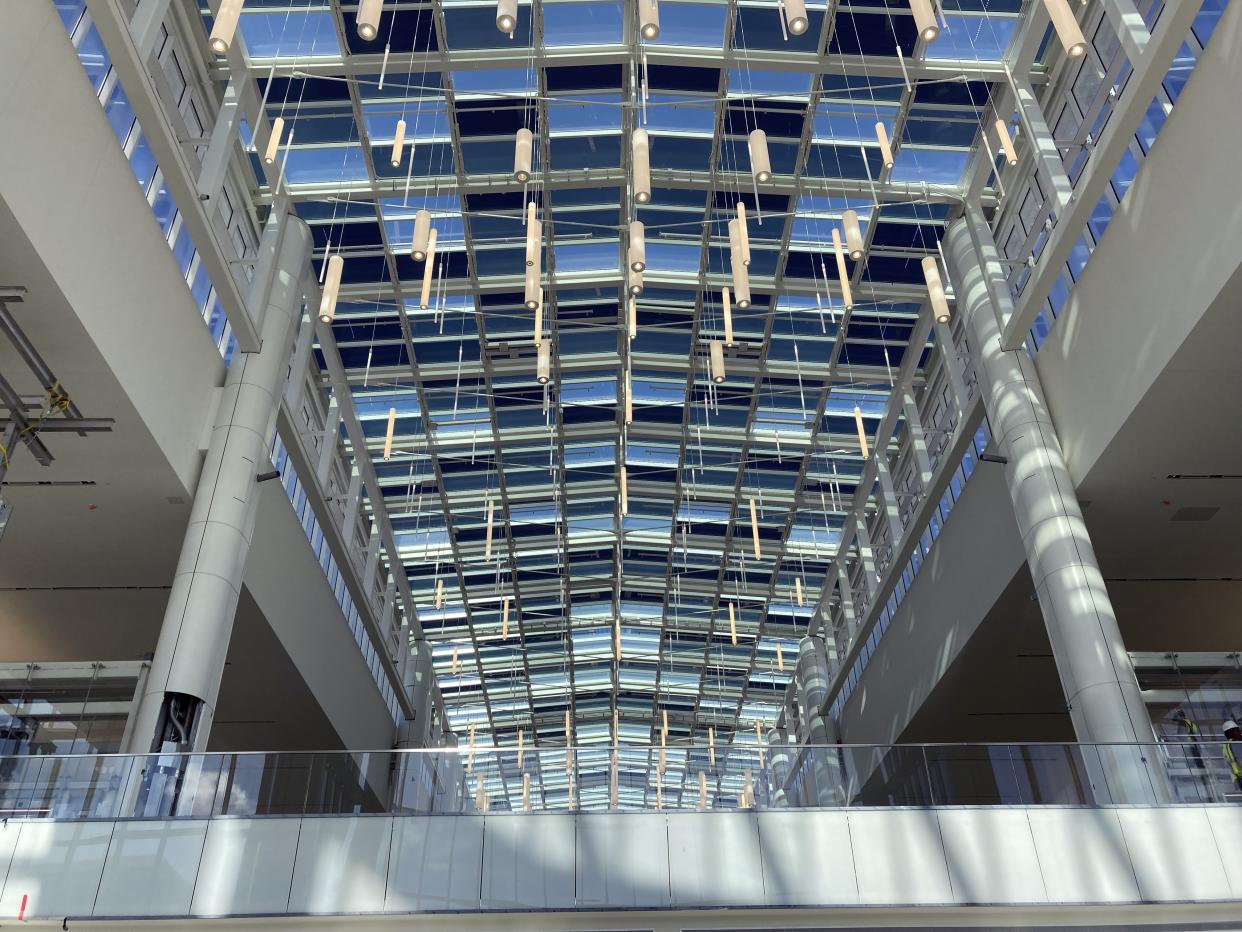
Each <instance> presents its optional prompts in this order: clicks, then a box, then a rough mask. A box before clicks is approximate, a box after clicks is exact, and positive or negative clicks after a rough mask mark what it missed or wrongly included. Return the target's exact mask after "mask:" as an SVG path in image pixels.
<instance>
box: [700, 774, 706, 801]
mask: <svg viewBox="0 0 1242 932" xmlns="http://www.w3.org/2000/svg"><path fill="white" fill-rule="evenodd" d="M699 808H700V809H706V808H707V774H705V773H704V772H703V771H701V770H700V771H699Z"/></svg>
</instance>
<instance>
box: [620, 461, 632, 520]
mask: <svg viewBox="0 0 1242 932" xmlns="http://www.w3.org/2000/svg"><path fill="white" fill-rule="evenodd" d="M629 513H630V482H629V471H628V470H627V469H626V468H625V465H624V464H622V466H621V514H622V515H628V514H629Z"/></svg>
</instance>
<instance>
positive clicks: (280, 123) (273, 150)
mask: <svg viewBox="0 0 1242 932" xmlns="http://www.w3.org/2000/svg"><path fill="white" fill-rule="evenodd" d="M284 131H285V118H284V117H277V118H276V119H274V120H272V132H271V134H270V135H269V136H268V137H267V149H266V151H264V153H263V164H264V165H272V164H274V163H275V162H276V156H277V154H278V153H279V152H280V137H281V136H282V135H283V134H284Z"/></svg>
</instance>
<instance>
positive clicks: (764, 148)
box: [747, 129, 772, 184]
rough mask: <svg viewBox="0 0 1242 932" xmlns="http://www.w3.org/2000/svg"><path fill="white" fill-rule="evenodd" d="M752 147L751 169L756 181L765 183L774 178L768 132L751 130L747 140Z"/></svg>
mask: <svg viewBox="0 0 1242 932" xmlns="http://www.w3.org/2000/svg"><path fill="white" fill-rule="evenodd" d="M747 147H748V148H749V149H750V170H751V173H752V174H753V175H754V176H755V181H757V182H759V183H760V184H763V183H764V182H765V181H771V180H772V160H771V158H769V157H768V134H767V133H765V132H764V131H763V130H761V129H753V130H751V131H750V138H749V139H748V140H747Z"/></svg>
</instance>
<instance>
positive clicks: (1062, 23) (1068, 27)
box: [1044, 0, 1087, 58]
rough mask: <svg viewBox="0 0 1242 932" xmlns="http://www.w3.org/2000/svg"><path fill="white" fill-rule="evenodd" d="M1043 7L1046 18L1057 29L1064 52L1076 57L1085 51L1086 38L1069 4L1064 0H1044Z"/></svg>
mask: <svg viewBox="0 0 1242 932" xmlns="http://www.w3.org/2000/svg"><path fill="white" fill-rule="evenodd" d="M1044 8H1045V9H1047V11H1048V18H1049V19H1050V20H1052V27H1053V28H1054V29H1056V31H1057V38H1059V39H1060V40H1061V45H1062V46H1063V47H1064V48H1065V54H1067V55H1069V57H1070V58H1078V57H1079V56H1080V55H1082V54H1083V53H1084V52H1086V51H1087V40H1086V38H1085V37H1084V36H1083V34H1082V29H1081V28H1080V27H1079V25H1078V20H1077V19H1075V18H1074V11H1073V9H1071V8H1070V5H1069V4H1068V3H1066V2H1065V0H1044Z"/></svg>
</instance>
